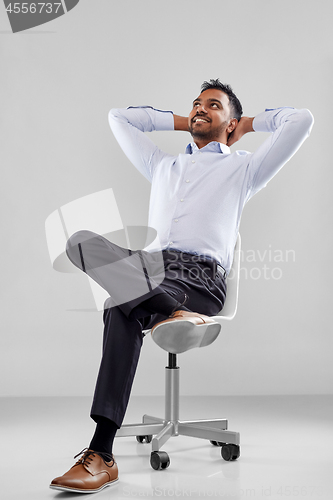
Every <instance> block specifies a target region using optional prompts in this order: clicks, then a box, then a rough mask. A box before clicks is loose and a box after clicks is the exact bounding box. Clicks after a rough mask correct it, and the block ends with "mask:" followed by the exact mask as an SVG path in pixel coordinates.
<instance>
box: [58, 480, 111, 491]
mask: <svg viewBox="0 0 333 500" xmlns="http://www.w3.org/2000/svg"><path fill="white" fill-rule="evenodd" d="M118 479H119V478H117V479H114V480H113V481H110V482H108V483H105V484H103V485H102V486H101V487H100V488H97V489H94V490H81V489H79V488H70V487H67V486H61V485H59V486H58V485H56V484H50V488H51V489H52V490H60V491H68V492H72V493H97V492H98V491H101V490H103V489H104V488H107V486H112V485H113V484H115V483H116V482H117V481H118Z"/></svg>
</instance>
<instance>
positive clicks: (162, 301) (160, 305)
mask: <svg viewBox="0 0 333 500" xmlns="http://www.w3.org/2000/svg"><path fill="white" fill-rule="evenodd" d="M187 299H188V296H187V295H186V294H184V299H183V302H178V300H176V299H174V298H173V297H171V295H168V294H167V293H160V294H158V295H154V296H153V297H151V298H150V299H148V300H145V301H144V302H142V303H141V304H140V307H142V306H143V307H144V308H145V309H147V310H148V311H150V312H153V313H158V314H163V315H164V316H171V314H172V313H174V312H175V311H190V309H187V307H185V306H184V305H183V304H185V303H186V302H187Z"/></svg>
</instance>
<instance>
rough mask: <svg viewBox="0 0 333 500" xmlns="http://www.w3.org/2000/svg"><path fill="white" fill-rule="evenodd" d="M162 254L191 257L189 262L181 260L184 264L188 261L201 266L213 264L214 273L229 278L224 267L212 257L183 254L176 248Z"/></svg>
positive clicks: (163, 251) (166, 250)
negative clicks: (208, 263) (206, 263)
mask: <svg viewBox="0 0 333 500" xmlns="http://www.w3.org/2000/svg"><path fill="white" fill-rule="evenodd" d="M162 253H166V254H173V253H177V254H179V255H180V256H183V255H185V256H189V257H190V260H189V261H188V260H187V259H182V257H181V260H183V261H184V262H186V261H187V262H197V263H199V264H204V263H205V262H207V261H208V262H211V263H213V264H214V272H219V273H220V274H221V275H222V277H223V278H224V279H225V278H226V277H227V272H226V270H225V269H224V267H222V266H221V265H220V264H219V263H218V262H217V260H215V259H213V258H212V257H209V256H208V255H198V254H195V253H190V252H183V251H182V250H176V249H175V248H169V249H165V250H162Z"/></svg>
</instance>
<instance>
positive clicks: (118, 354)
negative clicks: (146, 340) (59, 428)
mask: <svg viewBox="0 0 333 500" xmlns="http://www.w3.org/2000/svg"><path fill="white" fill-rule="evenodd" d="M103 319H104V337H103V355H102V360H101V364H100V369H99V373H98V377H97V383H96V388H95V393H94V399H93V404H92V408H91V414H90V415H91V417H92V418H93V419H94V420H95V421H96V420H97V417H98V416H103V417H106V418H108V419H110V420H113V421H114V422H115V423H116V424H117V425H118V427H120V426H121V424H122V421H123V418H124V415H125V411H126V408H127V404H128V400H129V396H130V392H131V388H132V384H133V379H134V375H135V371H136V368H137V364H138V360H139V355H140V350H141V346H142V325H141V323H140V322H139V321H138V320H134V321H130V320H129V319H128V318H127V317H126V315H125V314H124V313H123V312H122V311H121V309H120V308H119V307H113V308H110V309H105V311H104V318H103Z"/></svg>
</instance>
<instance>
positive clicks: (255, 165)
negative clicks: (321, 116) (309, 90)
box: [248, 108, 314, 197]
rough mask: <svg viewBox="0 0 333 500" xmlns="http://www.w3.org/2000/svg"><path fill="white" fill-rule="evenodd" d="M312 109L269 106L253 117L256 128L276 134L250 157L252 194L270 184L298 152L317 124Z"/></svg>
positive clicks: (259, 130) (250, 194)
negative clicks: (271, 107) (274, 107)
mask: <svg viewBox="0 0 333 500" xmlns="http://www.w3.org/2000/svg"><path fill="white" fill-rule="evenodd" d="M313 121H314V120H313V116H312V114H311V113H310V111H309V110H308V109H299V110H298V109H294V108H277V109H266V111H264V112H263V113H260V114H259V115H257V116H256V117H255V118H254V120H253V129H254V130H255V131H256V132H272V135H271V136H270V137H269V138H268V139H267V140H266V141H265V142H264V143H263V144H262V145H261V146H260V147H259V148H258V149H257V151H255V153H252V154H251V157H250V161H249V166H248V168H249V171H248V172H249V185H248V188H249V197H251V196H253V195H254V194H255V193H256V192H258V191H259V190H260V189H262V188H263V187H265V186H266V184H267V182H268V181H269V180H270V179H272V177H274V175H276V174H277V172H278V171H279V170H280V169H281V167H283V165H284V164H285V163H287V161H288V160H289V159H290V158H291V157H292V156H293V155H294V154H295V153H296V151H297V150H298V149H299V148H300V146H301V145H302V143H303V142H304V141H305V139H306V138H307V137H308V135H309V134H310V132H311V128H312V126H313Z"/></svg>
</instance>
